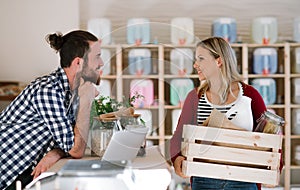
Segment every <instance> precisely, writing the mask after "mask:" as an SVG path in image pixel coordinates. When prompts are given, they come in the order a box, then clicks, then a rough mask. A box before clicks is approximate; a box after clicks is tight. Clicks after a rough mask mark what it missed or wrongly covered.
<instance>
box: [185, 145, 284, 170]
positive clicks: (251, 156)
mask: <svg viewBox="0 0 300 190" xmlns="http://www.w3.org/2000/svg"><path fill="white" fill-rule="evenodd" d="M182 147H183V149H182V154H183V155H184V156H186V157H187V158H188V160H192V159H193V158H201V159H208V160H214V161H222V162H223V163H224V164H226V162H234V163H243V164H241V165H244V164H250V165H258V166H269V167H271V169H275V170H276V169H278V167H279V164H280V156H281V154H280V153H275V152H266V151H257V150H249V149H241V148H232V147H222V146H214V145H206V144H195V143H186V142H183V143H182Z"/></svg>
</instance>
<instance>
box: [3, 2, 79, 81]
mask: <svg viewBox="0 0 300 190" xmlns="http://www.w3.org/2000/svg"><path fill="white" fill-rule="evenodd" d="M0 25H1V26H0V42H1V43H0V44H1V51H0V81H3V80H5V81H7V80H12V81H21V82H25V83H28V82H30V81H31V80H33V79H34V78H35V77H37V76H40V75H43V74H47V73H49V72H51V71H52V70H54V69H55V68H56V67H57V66H58V65H59V61H58V55H57V54H56V53H55V51H54V50H53V49H51V48H50V46H49V45H48V44H47V42H46V41H45V36H46V35H47V34H49V33H54V32H56V31H61V32H63V33H66V32H68V31H70V30H73V29H78V28H79V1H78V0H1V2H0Z"/></svg>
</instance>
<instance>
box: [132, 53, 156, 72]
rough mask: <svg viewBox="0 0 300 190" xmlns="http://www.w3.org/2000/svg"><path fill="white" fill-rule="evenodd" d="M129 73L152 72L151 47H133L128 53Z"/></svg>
mask: <svg viewBox="0 0 300 190" xmlns="http://www.w3.org/2000/svg"><path fill="white" fill-rule="evenodd" d="M128 67H129V74H131V75H148V74H150V72H151V68H152V62H151V51H150V50H149V49H131V50H130V51H129V55H128Z"/></svg>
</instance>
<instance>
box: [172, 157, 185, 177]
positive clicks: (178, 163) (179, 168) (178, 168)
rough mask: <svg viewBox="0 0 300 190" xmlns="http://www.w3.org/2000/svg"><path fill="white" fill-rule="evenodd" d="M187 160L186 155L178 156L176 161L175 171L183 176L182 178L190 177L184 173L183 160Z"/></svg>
mask: <svg viewBox="0 0 300 190" xmlns="http://www.w3.org/2000/svg"><path fill="white" fill-rule="evenodd" d="M183 160H185V157H183V156H178V157H177V158H176V160H175V161H174V169H175V173H176V174H177V175H178V176H180V177H182V178H188V176H186V175H184V174H183V173H182V161H183Z"/></svg>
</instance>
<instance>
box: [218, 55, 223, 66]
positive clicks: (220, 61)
mask: <svg viewBox="0 0 300 190" xmlns="http://www.w3.org/2000/svg"><path fill="white" fill-rule="evenodd" d="M216 64H217V66H218V67H219V68H220V67H221V66H222V64H223V62H222V59H221V58H220V57H219V58H217V59H216Z"/></svg>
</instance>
